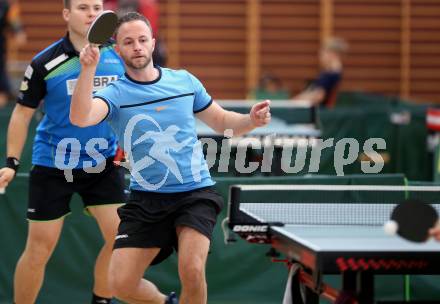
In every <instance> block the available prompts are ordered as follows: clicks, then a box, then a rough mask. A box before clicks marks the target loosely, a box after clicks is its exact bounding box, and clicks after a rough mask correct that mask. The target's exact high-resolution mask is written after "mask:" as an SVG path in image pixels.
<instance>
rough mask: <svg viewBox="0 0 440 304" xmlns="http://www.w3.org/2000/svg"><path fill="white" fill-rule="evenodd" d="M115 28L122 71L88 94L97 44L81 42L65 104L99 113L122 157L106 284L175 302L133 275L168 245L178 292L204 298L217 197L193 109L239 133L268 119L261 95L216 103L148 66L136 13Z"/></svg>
mask: <svg viewBox="0 0 440 304" xmlns="http://www.w3.org/2000/svg"><path fill="white" fill-rule="evenodd" d="M115 35H116V36H115V37H116V50H117V51H118V53H119V55H120V56H121V57H122V58H123V60H124V63H125V68H126V74H125V76H124V77H122V78H120V79H119V80H118V81H116V82H113V83H112V84H110V85H109V86H108V87H106V88H104V89H102V90H100V91H98V92H96V93H95V95H94V97H93V96H92V90H91V88H92V86H91V85H92V79H93V77H94V74H95V69H96V64H97V62H98V60H99V53H98V51H97V49H96V48H93V47H90V46H88V47H86V48H84V49H83V50H82V51H81V55H80V62H81V65H82V70H81V74H80V77H79V78H78V82H77V86H76V88H75V91H74V94H73V97H72V104H71V111H70V119H71V121H72V122H73V123H74V124H75V125H78V126H81V127H88V126H92V125H94V124H97V123H99V122H100V121H103V120H106V121H108V122H109V123H110V125H111V126H112V127H113V129H114V130H115V131H116V132H117V134H118V135H119V137H120V138H121V144H122V148H123V149H124V151H127V152H128V155H129V157H130V164H131V167H132V170H131V184H130V189H131V193H130V199H129V202H128V203H127V204H126V205H124V206H123V207H121V208H119V210H118V213H119V216H120V218H121V224H120V225H119V230H118V235H117V237H116V242H115V249H114V251H113V255H112V262H111V266H110V277H111V282H112V286H113V291H114V292H115V296H116V297H117V298H119V299H121V300H123V301H125V302H128V303H152V304H153V303H157V304H162V303H164V302H165V303H177V302H176V298H175V295H173V294H170V295H169V296H168V297H166V296H165V295H164V294H163V293H161V292H160V291H159V290H158V288H157V287H156V286H155V285H154V284H153V283H152V282H149V281H147V280H145V279H143V276H144V272H145V270H146V269H147V268H148V267H149V266H150V265H151V264H154V263H156V262H160V261H161V260H163V259H164V258H166V257H167V256H168V255H169V254H171V253H172V252H173V247H175V246H177V245H178V249H179V250H178V264H179V265H178V271H179V277H180V280H181V283H182V293H181V297H180V301H181V303H206V302H207V286H206V279H205V265H206V260H207V256H208V250H209V246H210V238H211V235H212V232H213V228H214V225H215V223H216V219H217V215H218V213H219V212H220V210H221V208H222V205H223V202H222V198H221V196H220V195H219V194H218V193H217V192H216V191H215V190H214V189H213V188H212V186H213V184H214V182H213V180H212V179H211V176H210V174H209V170H208V167H207V164H206V160H205V159H204V157H203V152H202V151H201V149H198V147H199V146H198V145H199V141H198V138H197V134H196V132H195V116H197V117H198V118H199V119H201V120H202V121H203V122H205V123H206V124H207V125H208V126H210V127H211V128H213V129H214V130H216V131H217V132H219V133H220V134H223V132H224V131H225V130H226V129H232V131H233V134H234V135H240V134H244V133H246V132H249V131H251V130H253V129H254V128H256V127H259V126H263V125H266V124H268V123H269V121H270V111H269V103H270V102H269V101H263V102H260V103H257V104H255V105H254V106H253V107H252V109H251V111H250V113H249V114H239V113H236V112H232V111H226V110H224V109H223V108H221V107H220V106H219V105H218V104H217V103H216V102H214V101H213V100H212V98H211V96H210V95H209V94H208V93H207V92H206V89H205V88H204V87H203V85H202V83H201V82H200V81H199V80H198V79H197V78H196V77H194V76H193V75H192V74H190V73H189V72H187V71H185V70H172V69H167V68H161V67H159V66H155V65H154V64H153V61H152V52H153V49H154V46H155V45H154V44H155V40H154V38H153V36H152V31H151V26H150V24H149V22H148V20H147V19H146V18H145V17H144V16H142V15H140V14H138V13H135V12H133V13H128V14H126V15H125V16H123V17H122V18H121V19H120V22H119V27H118V28H117V29H116V34H115ZM122 138H124V139H123V140H122Z"/></svg>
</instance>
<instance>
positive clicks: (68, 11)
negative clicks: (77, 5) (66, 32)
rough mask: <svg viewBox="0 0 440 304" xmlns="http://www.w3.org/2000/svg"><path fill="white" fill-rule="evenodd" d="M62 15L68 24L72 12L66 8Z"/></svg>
mask: <svg viewBox="0 0 440 304" xmlns="http://www.w3.org/2000/svg"><path fill="white" fill-rule="evenodd" d="M62 14H63V19H64V21H66V22H68V21H69V15H70V10H69V9H67V8H64V9H63V12H62Z"/></svg>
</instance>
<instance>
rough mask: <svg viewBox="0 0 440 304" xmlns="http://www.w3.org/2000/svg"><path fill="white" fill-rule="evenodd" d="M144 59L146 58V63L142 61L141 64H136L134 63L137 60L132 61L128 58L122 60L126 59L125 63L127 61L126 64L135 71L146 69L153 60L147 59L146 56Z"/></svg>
mask: <svg viewBox="0 0 440 304" xmlns="http://www.w3.org/2000/svg"><path fill="white" fill-rule="evenodd" d="M144 58H145V61H141V62H138V63H134V61H135V60H136V59H135V60H132V59H128V58H126V57H123V58H122V59H124V61H125V64H126V65H127V66H128V67H129V68H132V69H135V70H142V69H143V68H145V67H146V66H148V65H149V64H150V61H151V58H148V57H146V56H144Z"/></svg>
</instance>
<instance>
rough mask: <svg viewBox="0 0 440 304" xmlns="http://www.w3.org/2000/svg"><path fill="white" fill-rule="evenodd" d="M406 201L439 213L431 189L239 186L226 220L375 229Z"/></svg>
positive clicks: (438, 190) (438, 196) (439, 194)
mask: <svg viewBox="0 0 440 304" xmlns="http://www.w3.org/2000/svg"><path fill="white" fill-rule="evenodd" d="M408 199H411V200H417V201H421V202H426V203H429V204H432V205H433V206H434V207H435V208H436V209H437V211H438V212H440V187H434V186H381V185H359V186H342V185H241V186H240V185H239V186H232V187H231V190H230V205H229V208H230V210H229V217H230V220H231V221H234V220H235V221H240V220H241V219H242V218H240V214H242V213H244V214H247V215H250V216H251V217H252V218H254V219H257V220H258V221H259V222H262V223H273V222H281V223H284V224H297V225H372V226H376V225H383V224H384V223H385V222H386V221H388V220H389V219H390V215H391V212H392V210H393V208H394V207H395V206H396V205H397V204H399V203H401V202H403V201H405V200H408ZM237 210H239V212H237ZM234 211H235V214H233V213H234Z"/></svg>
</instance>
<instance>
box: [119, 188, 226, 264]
mask: <svg viewBox="0 0 440 304" xmlns="http://www.w3.org/2000/svg"><path fill="white" fill-rule="evenodd" d="M222 208H223V198H222V197H221V196H220V194H218V193H217V191H216V190H214V189H213V188H212V187H207V188H201V189H196V190H193V191H188V192H179V193H154V192H143V191H132V192H131V194H130V199H129V202H128V203H127V204H126V205H124V206H122V207H120V208H119V209H118V214H119V217H120V218H121V223H120V225H119V229H118V235H117V236H116V241H115V245H114V248H115V249H116V248H127V247H131V248H161V251H160V253H159V254H158V256H156V258H155V259H154V261H153V262H152V264H153V265H154V264H158V263H160V262H162V261H163V260H165V259H166V258H167V257H168V256H169V255H171V254H172V253H173V249H176V250H177V235H176V227H177V226H186V227H191V228H193V229H195V230H197V231H198V232H200V233H202V234H203V235H205V236H206V237H207V238H208V239H211V236H212V232H213V230H214V226H215V223H216V221H217V215H218V214H219V213H220V211H221V210H222Z"/></svg>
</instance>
